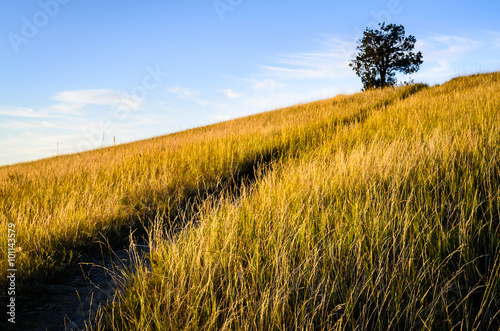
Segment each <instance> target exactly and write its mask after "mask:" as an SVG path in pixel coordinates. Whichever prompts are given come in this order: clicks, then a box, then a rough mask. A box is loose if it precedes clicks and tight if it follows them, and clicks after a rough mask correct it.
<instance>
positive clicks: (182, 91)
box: [168, 86, 198, 99]
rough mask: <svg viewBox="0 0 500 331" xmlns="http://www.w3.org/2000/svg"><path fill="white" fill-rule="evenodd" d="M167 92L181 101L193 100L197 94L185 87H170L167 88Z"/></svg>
mask: <svg viewBox="0 0 500 331" xmlns="http://www.w3.org/2000/svg"><path fill="white" fill-rule="evenodd" d="M168 91H169V92H170V93H172V94H175V95H177V96H179V97H181V98H183V99H191V98H194V97H195V96H196V95H197V94H198V93H197V92H196V91H195V90H192V89H188V88H185V87H179V86H172V87H169V88H168Z"/></svg>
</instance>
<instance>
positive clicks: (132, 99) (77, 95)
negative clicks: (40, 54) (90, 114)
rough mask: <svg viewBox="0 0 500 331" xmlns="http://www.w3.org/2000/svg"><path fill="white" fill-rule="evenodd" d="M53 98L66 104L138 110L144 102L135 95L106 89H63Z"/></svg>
mask: <svg viewBox="0 0 500 331" xmlns="http://www.w3.org/2000/svg"><path fill="white" fill-rule="evenodd" d="M52 99H53V100H56V101H59V102H62V103H64V104H76V105H81V106H84V105H88V104H93V105H109V106H114V107H116V108H118V109H122V110H125V109H127V110H137V109H139V108H140V106H141V103H142V100H141V99H140V98H138V97H136V96H134V95H131V94H128V93H126V92H121V91H116V90H106V89H101V90H99V89H95V90H74V91H63V92H59V93H57V94H56V95H54V96H53V97H52Z"/></svg>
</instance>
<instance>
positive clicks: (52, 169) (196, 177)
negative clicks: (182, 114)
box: [0, 73, 500, 330]
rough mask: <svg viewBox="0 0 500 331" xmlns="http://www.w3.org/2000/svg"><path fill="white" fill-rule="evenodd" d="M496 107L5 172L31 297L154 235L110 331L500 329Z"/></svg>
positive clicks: (223, 126) (136, 150)
mask: <svg viewBox="0 0 500 331" xmlns="http://www.w3.org/2000/svg"><path fill="white" fill-rule="evenodd" d="M498 91H500V73H492V74H484V75H474V76H469V77H461V78H456V79H454V80H452V81H450V82H448V83H446V84H443V85H441V86H436V87H432V88H427V87H425V86H423V85H413V86H405V87H400V88H389V89H384V90H377V91H369V92H364V93H358V94H355V95H351V96H338V97H335V98H332V99H328V100H323V101H318V102H313V103H310V104H304V105H298V106H294V107H289V108H285V109H280V110H276V111H272V112H267V113H263V114H259V115H255V116H250V117H246V118H242V119H237V120H233V121H229V122H224V123H220V124H217V125H212V126H208V127H204V128H199V129H194V130H189V131H185V132H181V133H178V134H174V135H169V136H165V137H159V138H154V139H150V140H146V141H141V142H137V143H133V144H128V145H123V146H117V147H112V148H107V149H102V150H98V151H93V152H88V153H82V154H78V155H70V156H62V157H57V158H52V159H47V160H43V161H38V162H34V163H28V164H21V165H16V166H11V167H3V168H0V210H1V211H2V213H1V214H0V215H1V216H0V217H1V219H0V222H1V223H2V225H3V226H6V224H7V223H14V224H16V231H17V234H18V252H17V261H16V262H17V266H18V269H19V274H20V276H21V278H22V279H25V280H30V279H33V278H35V279H45V278H47V276H50V275H51V274H53V273H54V272H57V270H61V269H63V268H64V267H65V266H66V265H67V264H68V263H69V262H71V261H72V260H73V259H74V257H75V256H78V254H79V252H81V250H82V249H83V248H84V247H86V246H88V244H89V243H91V242H93V241H95V240H96V239H97V238H102V237H104V238H115V239H116V238H117V239H116V240H118V239H120V238H123V237H126V235H127V234H128V229H129V227H130V226H134V225H137V224H138V223H143V224H144V225H145V227H146V228H147V229H149V230H148V231H149V239H150V240H151V242H150V246H151V254H150V258H151V262H152V265H151V268H146V267H144V268H140V269H139V271H138V272H137V273H136V274H133V275H130V277H131V279H132V281H131V282H130V283H128V284H126V287H125V288H124V291H123V292H122V293H121V294H120V295H119V296H118V297H117V298H116V299H115V301H114V303H113V304H112V305H111V306H109V307H107V308H105V309H103V310H102V311H101V312H100V314H99V315H98V316H97V322H96V323H97V328H103V329H119V330H129V329H136V330H146V329H158V330H163V329H193V330H198V329H209V330H216V329H217V330H219V329H283V330H285V329H286V330H288V329H290V328H292V329H329V330H331V329H339V330H343V329H362V330H366V329H379V328H384V329H387V328H389V329H405V330H409V329H435V328H442V329H459V328H462V329H475V330H485V329H497V328H498V327H500V316H499V315H500V314H499V312H500V301H499V299H498V298H500V228H499V222H500V219H499V214H500V185H499V184H500V162H499V161H500V135H499V134H498V133H499V132H500V94H499V93H498ZM174 227H177V228H181V229H182V230H180V232H178V233H175V234H173V232H171V230H172V229H173V228H174ZM1 240H2V245H1V251H0V253H1V255H2V260H1V261H2V263H6V261H7V258H6V256H7V250H6V247H7V240H6V238H4V237H2V238H1ZM118 241H119V240H118ZM2 270H6V267H5V265H4V266H3V267H2ZM4 278H5V277H3V276H2V279H4Z"/></svg>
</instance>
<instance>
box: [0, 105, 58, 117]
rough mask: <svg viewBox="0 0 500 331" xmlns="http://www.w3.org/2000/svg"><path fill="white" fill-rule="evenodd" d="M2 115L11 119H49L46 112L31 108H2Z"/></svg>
mask: <svg viewBox="0 0 500 331" xmlns="http://www.w3.org/2000/svg"><path fill="white" fill-rule="evenodd" d="M0 115H3V116H9V117H25V118H45V117H49V114H48V113H47V112H46V111H36V110H33V109H31V108H23V107H14V106H0Z"/></svg>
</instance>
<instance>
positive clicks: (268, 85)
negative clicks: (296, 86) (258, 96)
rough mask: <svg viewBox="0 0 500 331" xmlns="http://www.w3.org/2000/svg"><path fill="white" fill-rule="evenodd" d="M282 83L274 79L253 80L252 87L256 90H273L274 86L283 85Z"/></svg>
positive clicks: (280, 86)
mask: <svg viewBox="0 0 500 331" xmlns="http://www.w3.org/2000/svg"><path fill="white" fill-rule="evenodd" d="M284 86H285V85H284V84H280V83H277V82H276V81H275V80H274V79H271V78H268V79H264V80H260V81H259V80H255V82H254V83H253V84H252V89H254V90H256V91H274V90H275V89H276V88H282V87H284Z"/></svg>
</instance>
